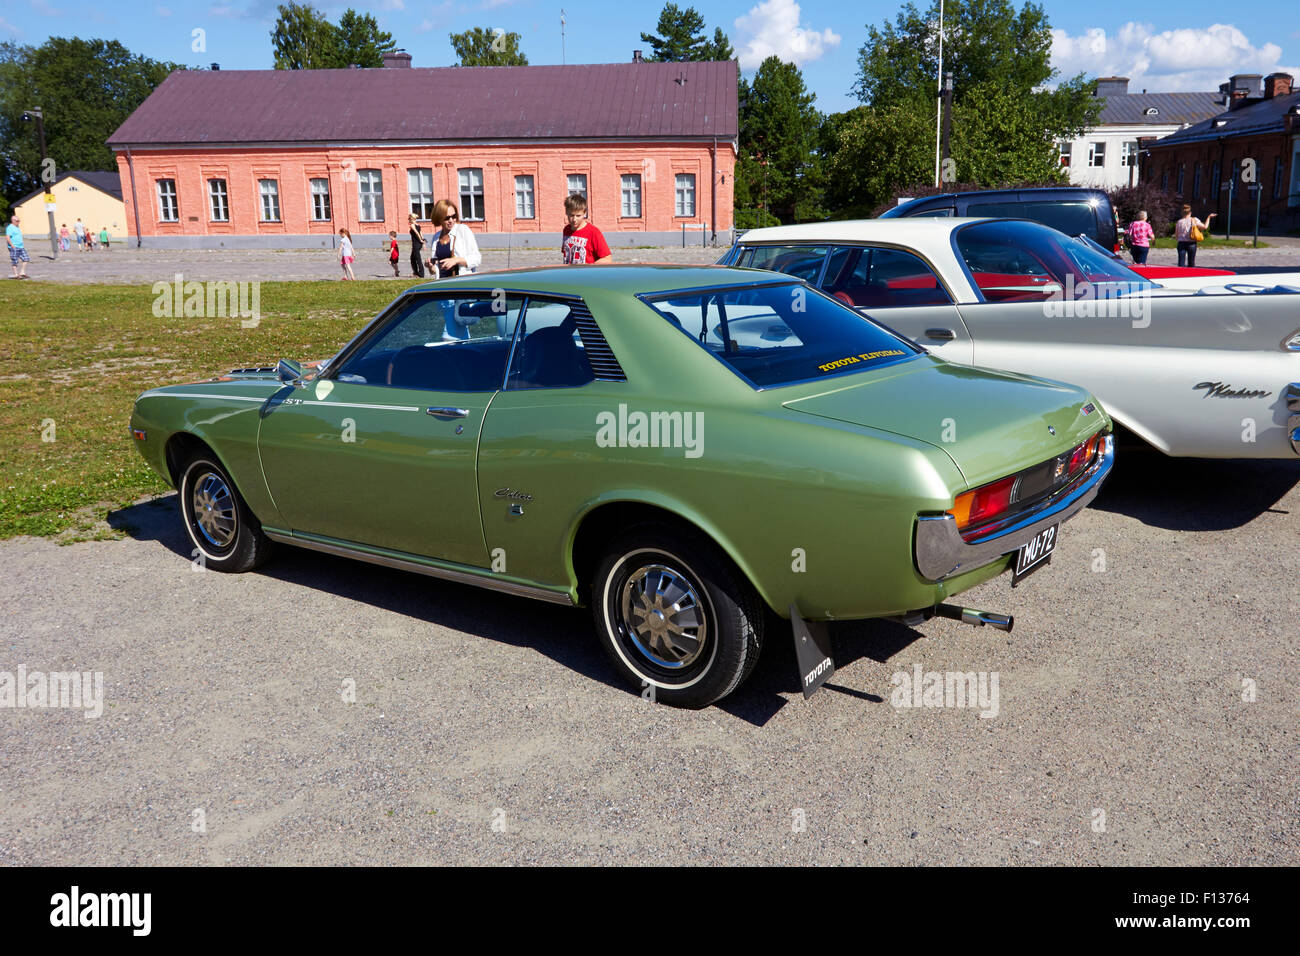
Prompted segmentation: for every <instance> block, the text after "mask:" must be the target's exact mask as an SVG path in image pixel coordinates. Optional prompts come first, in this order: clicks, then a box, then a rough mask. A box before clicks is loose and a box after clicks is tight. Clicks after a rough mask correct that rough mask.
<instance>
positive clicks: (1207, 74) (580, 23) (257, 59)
mask: <svg viewBox="0 0 1300 956" xmlns="http://www.w3.org/2000/svg"><path fill="white" fill-rule="evenodd" d="M314 5H315V6H317V7H319V8H321V9H323V10H324V11H325V12H326V13H327V14H328V15H329V16H330V18H331V19H335V20H337V18H338V15H339V14H340V13H342V11H343V10H344V9H346V8H347V7H348V6H353V7H354V8H356V9H358V10H363V11H368V12H370V13H373V14H374V15H375V17H376V18H377V19H378V20H379V23H380V25H381V27H382V28H383V29H386V30H388V31H389V32H390V33H392V34H393V37H394V39H395V40H396V41H397V44H398V45H399V46H401V47H404V48H405V49H406V50H407V52H409V53H410V54H411V55H412V57H413V63H414V65H415V66H446V65H449V64H450V63H451V62H452V52H451V46H450V44H449V43H448V42H447V34H448V33H451V32H453V31H461V30H465V29H467V28H469V27H472V26H486V27H500V28H502V29H506V30H513V31H515V32H517V33H519V34H521V36H522V47H523V50H524V52H525V53H526V54H527V55H528V58H529V61H530V62H532V63H539V64H540V63H559V62H561V55H562V53H561V40H560V11H561V9H563V10H564V11H565V13H566V20H567V24H566V26H565V33H566V40H565V43H564V55H565V57H566V59H567V61H568V62H570V63H576V62H586V63H607V62H620V61H623V60H628V59H630V58H631V54H632V50H633V49H635V48H638V47H644V46H645V44H644V43H642V42H641V40H640V36H639V34H640V32H641V31H647V32H650V31H653V30H654V26H655V22H656V21H657V20H658V17H659V11H660V10H661V9H662V7H663V2H662V0H624V2H612V3H611V2H609V0H471V2H460V0H439V2H432V0H423V2H419V3H417V2H416V0H378V2H374V3H365V2H355V0H354V2H352V3H348V2H316V3H315V4H314ZM678 5H679V6H682V7H685V6H689V5H693V6H695V8H696V9H697V10H699V11H700V13H701V14H703V16H704V18H705V21H706V23H707V24H708V32H709V33H710V34H712V30H713V28H714V27H715V26H720V27H722V29H723V30H724V31H725V32H726V33H727V34H728V36H729V37H730V38H731V42H732V45H733V46H734V47H735V48H736V50H737V52H738V54H739V55H740V58H741V66H742V67H743V68H746V70H747V72H748V71H749V70H752V68H753V66H755V65H757V63H758V62H759V61H761V59H762V58H763V57H764V56H766V55H768V54H770V53H776V54H778V55H780V56H782V58H784V59H786V60H792V61H794V62H797V63H798V64H799V65H800V67H801V68H802V69H803V71H804V77H805V80H806V81H807V83H808V85H809V87H810V88H811V89H812V90H813V92H815V93H816V94H817V105H818V107H819V108H820V109H822V110H824V111H827V112H830V111H834V110H842V109H847V108H848V107H850V106H853V105H855V101H854V100H853V98H852V96H851V94H850V92H849V90H850V87H851V86H852V84H853V79H854V75H855V73H856V66H857V51H858V48H859V47H860V46H861V44H862V41H863V38H864V33H865V26H866V24H868V23H872V24H881V23H883V22H884V21H886V20H892V19H893V17H894V16H895V14H896V13H897V11H898V9H899V4H898V3H895V2H878V0H853V2H825V0H804V2H802V3H800V2H797V0H761V2H756V0H681V2H679V3H678ZM920 5H921V4H918V6H920ZM1044 6H1045V7H1046V10H1047V14H1048V17H1049V19H1050V21H1051V24H1052V27H1053V30H1054V45H1053V63H1054V65H1056V66H1057V67H1058V68H1059V69H1060V70H1061V71H1062V72H1063V73H1064V74H1065V75H1072V74H1074V73H1077V72H1080V71H1082V72H1086V73H1089V74H1091V75H1110V74H1118V75H1125V76H1130V77H1132V78H1133V83H1132V84H1131V86H1130V89H1132V90H1134V91H1137V90H1139V89H1142V88H1146V89H1150V90H1152V91H1165V90H1213V89H1216V88H1217V87H1218V84H1219V83H1221V82H1223V81H1224V80H1226V79H1227V77H1228V75H1229V74H1231V73H1265V74H1266V73H1270V72H1272V71H1274V70H1278V69H1282V70H1286V71H1287V72H1292V73H1297V72H1300V17H1292V18H1289V22H1279V23H1269V22H1267V19H1266V18H1264V17H1260V16H1259V15H1258V11H1259V9H1260V8H1259V7H1258V5H1254V4H1252V5H1248V6H1242V7H1240V8H1232V7H1225V5H1224V4H1222V3H1221V2H1218V3H1211V2H1209V0H1180V2H1178V3H1159V4H1146V5H1139V4H1134V3H1132V2H1131V0H1130V2H1120V0H1092V2H1090V3H1088V4H1079V3H1065V2H1058V0H1046V2H1045V3H1044ZM1275 9H1281V8H1280V7H1279V8H1275ZM1292 9H1294V8H1292ZM1238 10H1239V11H1240V13H1239V14H1238V13H1237V11H1238ZM1252 13H1254V15H1252ZM1278 19H1279V20H1281V19H1282V18H1278ZM274 20H275V2H273V0H221V2H217V3H209V2H189V0H137V2H135V3H131V4H119V3H107V4H106V3H103V2H98V3H86V2H81V0H34V2H27V0H19V2H18V3H15V4H11V5H8V6H6V7H3V8H0V40H16V41H19V42H22V43H29V44H39V43H41V42H43V41H44V40H45V39H46V38H47V37H49V36H82V37H103V38H106V39H116V40H119V41H120V42H121V43H123V44H124V45H125V46H126V47H127V48H129V49H130V50H132V51H133V52H137V53H143V54H145V55H147V56H151V57H154V58H155V59H166V60H173V61H176V62H180V63H186V64H190V65H199V64H207V63H210V62H213V61H215V62H218V63H220V64H221V65H222V67H223V68H225V69H267V68H269V67H270V66H271V65H272V64H271V41H270V37H269V32H270V29H271V26H272V24H273V23H274ZM195 30H202V31H204V32H203V34H202V41H203V44H204V46H205V49H203V50H194V49H192V47H193V46H194V45H195V43H196V41H195V39H194V33H193V31H195Z"/></svg>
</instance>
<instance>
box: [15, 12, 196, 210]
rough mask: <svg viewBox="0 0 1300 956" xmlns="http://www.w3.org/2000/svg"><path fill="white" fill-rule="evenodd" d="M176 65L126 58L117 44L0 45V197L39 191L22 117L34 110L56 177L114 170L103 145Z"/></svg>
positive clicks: (58, 40)
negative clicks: (37, 112)
mask: <svg viewBox="0 0 1300 956" xmlns="http://www.w3.org/2000/svg"><path fill="white" fill-rule="evenodd" d="M183 69H185V67H183V66H181V65H180V64H177V63H169V62H165V61H159V60H151V59H149V58H148V57H144V56H138V55H136V54H133V53H131V51H130V50H128V49H127V48H126V47H124V46H122V44H120V43H118V42H117V41H116V40H82V39H79V38H74V39H67V38H64V37H51V38H50V39H49V40H47V41H45V43H43V44H41V45H40V46H38V47H31V46H19V45H17V44H13V43H2V44H0V144H3V145H0V176H2V177H3V180H2V181H0V192H3V194H4V196H5V197H6V198H7V199H8V200H9V201H10V202H13V201H16V200H17V199H19V198H21V197H22V196H23V195H25V194H26V193H29V192H31V191H32V190H33V189H36V188H37V186H39V185H41V182H42V180H41V146H40V141H39V140H38V139H37V135H36V124H35V123H32V122H26V121H24V120H23V118H22V116H23V113H24V111H26V110H29V109H31V108H32V107H35V106H39V107H40V108H41V110H42V113H43V114H44V125H45V144H46V150H47V153H48V155H49V157H50V158H51V159H52V160H54V167H53V172H54V173H55V174H56V175H58V174H62V173H63V172H65V171H67V170H70V169H86V170H109V171H113V172H116V171H117V161H116V159H115V157H114V155H113V151H112V150H111V149H109V148H108V146H106V145H105V142H104V141H105V140H107V139H108V137H109V136H111V135H112V134H113V133H114V132H115V131H116V130H117V128H118V127H119V126H121V125H122V123H123V122H125V120H126V118H127V117H128V116H130V115H131V113H133V112H134V111H135V109H136V107H137V106H139V105H140V104H141V103H143V102H144V100H145V98H146V97H148V96H149V94H150V93H152V92H153V91H154V88H155V87H157V86H158V84H159V83H161V82H162V81H163V80H165V79H166V78H167V75H168V74H169V73H171V72H172V71H173V70H183Z"/></svg>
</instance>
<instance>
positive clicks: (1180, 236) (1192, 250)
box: [1174, 203, 1218, 268]
mask: <svg viewBox="0 0 1300 956" xmlns="http://www.w3.org/2000/svg"><path fill="white" fill-rule="evenodd" d="M1217 215H1218V213H1216V212H1212V213H1210V214H1209V215H1208V216H1206V217H1205V222H1201V220H1199V219H1197V218H1196V217H1195V216H1193V215H1192V207H1191V206H1189V205H1187V204H1186V203H1184V204H1183V218H1181V219H1179V220H1178V222H1176V223H1175V224H1174V239H1176V240H1177V241H1178V265H1179V267H1182V266H1187V267H1188V268H1195V267H1196V244H1197V243H1198V242H1200V241H1201V240H1202V239H1204V238H1205V234H1206V233H1207V232H1209V231H1210V220H1211V219H1213V218H1214V217H1215V216H1217Z"/></svg>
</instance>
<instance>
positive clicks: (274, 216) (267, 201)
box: [257, 179, 280, 222]
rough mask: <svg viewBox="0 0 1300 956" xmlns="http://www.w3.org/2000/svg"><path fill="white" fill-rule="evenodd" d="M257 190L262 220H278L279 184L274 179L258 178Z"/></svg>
mask: <svg viewBox="0 0 1300 956" xmlns="http://www.w3.org/2000/svg"><path fill="white" fill-rule="evenodd" d="M257 191H258V194H259V195H260V196H261V197H262V222H279V221H280V184H279V183H278V182H276V181H275V180H274V179H259V180H258V181H257Z"/></svg>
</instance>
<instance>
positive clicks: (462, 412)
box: [425, 408, 469, 422]
mask: <svg viewBox="0 0 1300 956" xmlns="http://www.w3.org/2000/svg"><path fill="white" fill-rule="evenodd" d="M425 411H426V412H428V413H429V414H430V415H432V416H433V417H434V418H439V419H442V420H443V421H444V422H449V421H451V420H452V419H454V418H467V417H468V416H469V409H468V408H426V409H425Z"/></svg>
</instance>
